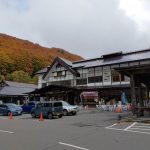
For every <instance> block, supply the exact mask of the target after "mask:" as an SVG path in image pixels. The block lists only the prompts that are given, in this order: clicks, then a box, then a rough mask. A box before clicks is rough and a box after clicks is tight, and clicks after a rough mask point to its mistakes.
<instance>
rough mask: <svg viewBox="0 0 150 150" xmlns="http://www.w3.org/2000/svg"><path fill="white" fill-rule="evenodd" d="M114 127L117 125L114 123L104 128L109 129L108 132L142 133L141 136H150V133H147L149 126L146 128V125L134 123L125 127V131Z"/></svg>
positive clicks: (149, 129)
mask: <svg viewBox="0 0 150 150" xmlns="http://www.w3.org/2000/svg"><path fill="white" fill-rule="evenodd" d="M115 125H117V123H115V124H113V125H111V126H108V127H105V128H106V129H110V130H119V131H126V132H135V133H143V134H149V135H150V132H149V131H150V126H148V124H143V123H137V122H134V123H132V124H131V125H129V126H128V127H126V128H125V129H120V128H115V127H114V126H115ZM145 125H146V126H145ZM112 127H113V128H112ZM138 130H141V131H138ZM142 130H143V131H142ZM146 131H147V132H146Z"/></svg>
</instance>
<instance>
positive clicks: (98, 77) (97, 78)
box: [95, 76, 103, 82]
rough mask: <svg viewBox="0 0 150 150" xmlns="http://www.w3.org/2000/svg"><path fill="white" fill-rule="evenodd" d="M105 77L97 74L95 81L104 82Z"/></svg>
mask: <svg viewBox="0 0 150 150" xmlns="http://www.w3.org/2000/svg"><path fill="white" fill-rule="evenodd" d="M102 81H103V77H102V76H95V82H102Z"/></svg>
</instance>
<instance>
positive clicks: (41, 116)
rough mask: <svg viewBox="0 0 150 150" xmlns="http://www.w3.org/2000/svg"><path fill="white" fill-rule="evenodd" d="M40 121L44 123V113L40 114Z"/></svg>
mask: <svg viewBox="0 0 150 150" xmlns="http://www.w3.org/2000/svg"><path fill="white" fill-rule="evenodd" d="M39 121H43V113H42V112H41V113H40V119H39Z"/></svg>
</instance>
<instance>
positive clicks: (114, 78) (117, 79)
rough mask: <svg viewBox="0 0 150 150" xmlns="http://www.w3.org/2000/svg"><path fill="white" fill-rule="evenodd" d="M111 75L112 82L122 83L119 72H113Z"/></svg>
mask: <svg viewBox="0 0 150 150" xmlns="http://www.w3.org/2000/svg"><path fill="white" fill-rule="evenodd" d="M111 75H112V82H120V79H121V75H120V74H119V73H118V72H117V71H115V70H113V71H112V72H111Z"/></svg>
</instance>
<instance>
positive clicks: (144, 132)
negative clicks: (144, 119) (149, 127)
mask: <svg viewBox="0 0 150 150" xmlns="http://www.w3.org/2000/svg"><path fill="white" fill-rule="evenodd" d="M123 131H124V130H123ZM126 131H128V132H136V133H144V134H150V132H141V131H133V130H126Z"/></svg>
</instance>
